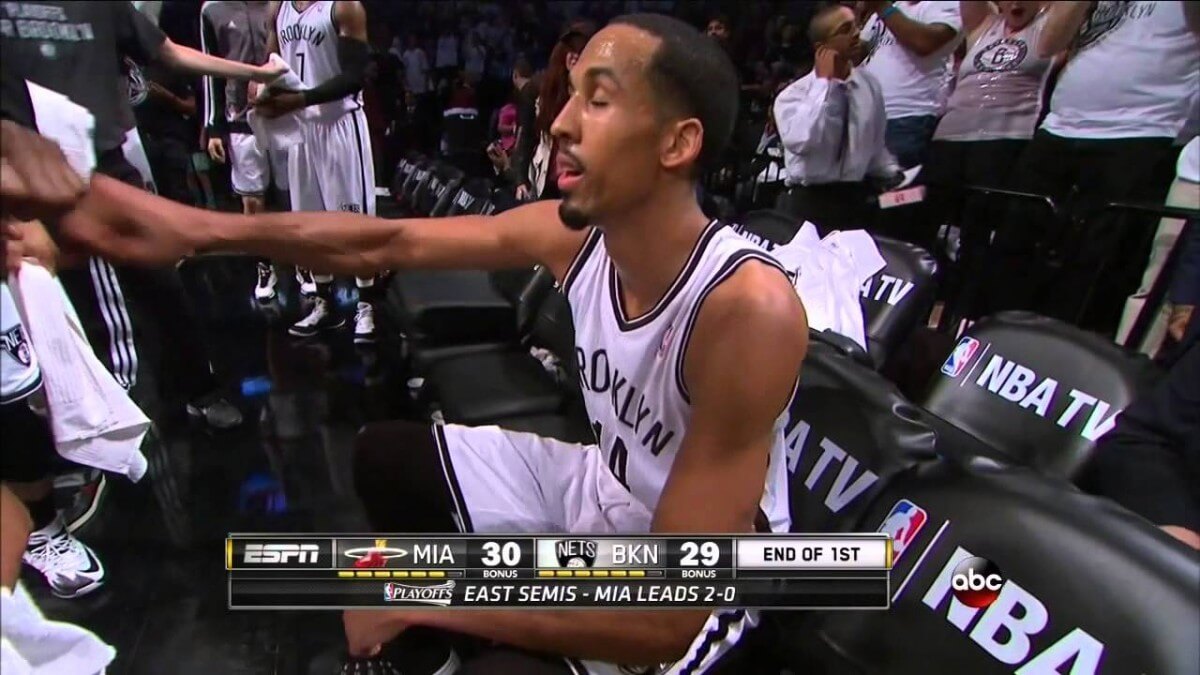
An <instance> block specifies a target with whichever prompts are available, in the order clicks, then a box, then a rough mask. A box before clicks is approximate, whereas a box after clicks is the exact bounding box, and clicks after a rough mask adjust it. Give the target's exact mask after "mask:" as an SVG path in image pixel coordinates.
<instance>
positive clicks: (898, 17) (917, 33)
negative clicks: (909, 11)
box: [864, 2, 958, 56]
mask: <svg viewBox="0 0 1200 675" xmlns="http://www.w3.org/2000/svg"><path fill="white" fill-rule="evenodd" d="M864 4H865V5H866V6H867V7H868V9H869V10H870V11H873V12H875V13H877V14H879V15H880V17H881V19H882V21H883V25H885V26H887V28H888V30H890V31H892V35H893V36H895V38H896V42H899V43H900V45H901V46H903V47H904V48H905V49H907V50H909V51H911V52H912V53H914V54H916V55H917V56H929V55H930V54H933V53H934V52H936V51H937V50H939V49H941V48H942V47H945V46H946V45H947V44H948V43H949V42H950V41H951V40H953V39H954V38H955V37H956V36H957V35H958V30H957V29H955V28H954V27H953V26H950V25H949V24H945V23H941V22H938V21H933V22H930V23H922V22H920V21H917V20H916V19H912V18H909V17H908V15H906V14H905V13H904V12H897V11H893V12H890V13H888V15H887V16H886V17H884V16H883V12H884V10H886V9H888V8H889V7H891V6H892V5H894V4H896V3H894V2H866V3H864Z"/></svg>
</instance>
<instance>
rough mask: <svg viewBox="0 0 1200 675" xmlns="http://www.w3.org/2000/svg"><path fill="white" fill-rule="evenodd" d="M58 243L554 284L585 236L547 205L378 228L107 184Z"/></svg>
mask: <svg viewBox="0 0 1200 675" xmlns="http://www.w3.org/2000/svg"><path fill="white" fill-rule="evenodd" d="M60 230H61V238H62V242H61V243H62V244H63V245H64V246H65V247H68V248H78V249H82V250H83V251H85V252H87V253H91V254H98V255H101V256H103V257H106V258H109V259H111V260H114V261H117V262H124V263H131V264H138V265H165V264H173V263H175V262H177V261H178V260H179V259H180V258H182V257H185V256H188V255H191V254H193V253H196V252H200V251H212V252H215V251H226V252H242V253H251V254H254V255H259V256H264V257H268V258H271V259H272V260H275V261H278V262H282V263H292V264H296V265H302V266H304V267H311V268H315V269H320V270H326V271H328V272H329V273H331V274H355V275H359V276H369V275H370V274H373V273H375V272H378V271H380V270H385V269H413V268H433V269H437V268H441V269H511V268H519V267H526V266H528V267H532V266H533V265H536V264H542V265H546V266H548V267H549V268H550V270H551V271H552V272H554V273H555V275H556V276H558V277H559V278H561V276H562V274H563V273H565V271H566V267H567V266H568V265H569V264H570V260H571V258H572V257H573V256H574V255H575V252H576V251H578V250H579V248H580V247H581V246H582V242H583V239H584V237H585V236H586V235H585V233H582V232H573V231H571V230H568V229H567V228H566V227H564V226H563V225H562V223H561V221H559V219H558V203H557V202H539V203H536V204H530V205H527V206H522V207H519V208H516V209H513V210H511V211H506V212H505V213H503V214H500V215H498V216H464V217H455V218H438V219H409V220H387V219H384V218H376V217H373V216H366V215H361V214H356V213H345V212H341V211H337V212H323V213H303V212H297V213H263V214H255V215H249V216H247V215H237V214H231V213H220V212H216V211H206V210H203V209H196V208H192V207H190V206H185V205H183V204H179V203H177V202H173V201H171V200H168V199H163V198H161V197H158V196H156V195H152V194H150V193H148V192H145V191H143V190H139V189H137V188H134V187H131V186H129V185H126V184H124V183H122V182H120V181H117V180H114V179H112V178H109V177H107V176H102V175H96V176H95V177H93V178H92V184H91V189H90V190H89V191H88V194H87V195H86V196H85V197H84V198H83V200H82V201H81V202H79V205H78V207H77V208H76V209H75V210H74V211H73V212H72V213H70V214H69V215H67V216H66V217H64V218H63V219H62V221H61V223H60Z"/></svg>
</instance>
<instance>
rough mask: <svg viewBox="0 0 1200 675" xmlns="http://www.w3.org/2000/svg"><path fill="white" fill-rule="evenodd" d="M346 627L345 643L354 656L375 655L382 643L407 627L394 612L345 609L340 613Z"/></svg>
mask: <svg viewBox="0 0 1200 675" xmlns="http://www.w3.org/2000/svg"><path fill="white" fill-rule="evenodd" d="M342 623H343V624H344V625H345V627H346V644H347V646H348V648H349V651H350V655H351V656H354V657H360V658H361V657H370V656H375V655H376V654H378V653H379V651H380V650H381V649H382V648H383V643H385V642H388V641H390V640H392V638H394V637H396V636H397V635H399V634H400V633H402V632H403V631H404V629H405V628H407V627H408V626H407V624H405V623H404V622H403V621H401V620H399V619H397V618H396V614H395V613H394V612H380V611H370V610H346V612H345V613H344V614H343V615H342Z"/></svg>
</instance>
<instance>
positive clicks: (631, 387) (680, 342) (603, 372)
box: [562, 221, 790, 532]
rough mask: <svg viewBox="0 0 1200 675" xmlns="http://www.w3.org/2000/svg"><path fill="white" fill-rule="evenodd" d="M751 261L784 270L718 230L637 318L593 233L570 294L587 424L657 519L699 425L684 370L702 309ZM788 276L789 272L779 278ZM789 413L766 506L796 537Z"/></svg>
mask: <svg viewBox="0 0 1200 675" xmlns="http://www.w3.org/2000/svg"><path fill="white" fill-rule="evenodd" d="M748 260H759V261H762V262H765V263H767V264H770V265H772V266H776V267H778V266H779V263H777V262H776V261H775V260H774V259H773V258H772V257H771V256H770V255H769V254H767V253H766V252H764V251H763V250H762V249H760V248H757V247H755V246H754V245H753V244H751V243H750V242H748V241H747V240H745V239H743V238H742V237H740V236H739V235H738V234H737V233H735V232H734V231H733V230H731V229H730V228H727V227H724V226H722V225H721V224H720V223H718V222H716V221H713V222H712V223H710V224H709V226H708V227H707V228H706V229H705V231H704V233H703V235H702V236H701V237H700V239H699V241H698V243H697V244H696V247H695V249H694V250H693V251H692V254H691V256H690V257H689V258H688V261H687V264H686V265H684V267H683V271H682V272H680V274H679V276H678V277H677V278H676V279H675V282H674V283H672V284H671V287H670V288H669V289H668V290H667V292H666V293H665V294H664V295H663V297H662V298H661V299H660V300H659V301H658V303H657V304H656V305H654V307H653V308H652V309H650V311H648V312H646V313H645V314H643V315H642V316H640V317H636V318H630V317H628V315H627V314H626V312H625V310H624V308H623V307H622V301H621V291H620V281H619V279H618V277H617V271H616V267H615V266H614V265H613V263H612V260H611V259H610V258H609V256H608V251H607V249H606V248H605V245H604V235H603V233H601V232H600V231H599V230H593V231H592V233H591V234H590V235H589V236H588V238H587V241H586V243H584V245H583V248H582V249H580V251H579V253H578V254H577V256H576V258H575V260H574V261H573V262H572V263H571V266H570V268H569V269H568V271H567V273H566V275H565V277H564V279H563V282H562V287H563V290H564V292H565V293H566V296H567V300H568V302H569V303H570V305H571V316H572V318H573V320H574V322H575V355H576V359H577V361H578V363H579V379H580V385H581V388H582V390H583V397H584V402H585V404H586V405H587V410H588V417H589V418H590V419H591V422H592V427H593V430H594V431H595V432H596V437H597V442H598V443H599V445H600V449H601V452H603V453H604V455H605V457H607V458H608V463H609V468H611V469H612V471H613V474H614V475H616V477H617V478H618V479H619V480H621V482H622V483H624V484H625V486H626V487H628V488H629V491H630V492H631V493H632V494H633V496H634V497H636V498H637V499H638V500H639V501H641V502H642V503H643V504H644V505H645V506H646V507H647V508H649V509H650V510H651V511H653V510H654V508H655V506H656V505H657V504H658V498H659V495H661V494H662V490H663V486H664V485H665V484H666V481H667V475H668V474H669V473H670V471H671V465H672V464H673V463H674V461H675V455H676V454H677V453H678V452H679V447H680V444H681V443H682V442H683V436H684V433H685V432H686V431H687V428H688V424H689V423H690V421H691V417H692V406H691V402H690V400H689V399H688V392H687V386H686V384H685V382H684V379H683V363H684V358H685V356H686V351H687V345H688V340H689V338H690V337H691V333H692V329H693V327H694V326H695V321H696V316H697V314H698V310H699V307H700V305H701V303H702V302H703V301H704V298H705V297H706V296H707V295H708V293H709V292H710V291H711V290H712V289H713V288H715V287H716V286H717V285H718V284H720V283H721V282H722V281H724V280H725V279H727V278H729V276H730V275H732V274H733V272H734V271H735V270H737V269H738V267H740V265H741V264H742V263H744V262H746V261H748ZM780 271H781V273H784V274H786V273H785V272H783V270H782V268H780ZM786 420H787V413H786V411H785V412H784V414H782V415H781V416H780V417H779V419H777V420H776V423H775V440H774V443H773V444H772V445H771V452H770V463H769V466H768V470H767V480H766V485H765V491H764V493H763V498H762V501H761V502H760V504H759V506H760V507H761V509H762V512H763V514H764V515H765V516H766V517H767V520H768V522H769V523H770V527H771V530H772V531H775V532H784V531H787V529H788V525H789V519H790V516H789V511H788V503H787V482H786V481H787V467H786V455H785V446H784V423H785V422H786Z"/></svg>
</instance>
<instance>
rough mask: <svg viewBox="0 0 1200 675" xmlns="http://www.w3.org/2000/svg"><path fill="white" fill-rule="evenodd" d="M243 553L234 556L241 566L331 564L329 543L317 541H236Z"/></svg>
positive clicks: (309, 566) (293, 566)
mask: <svg viewBox="0 0 1200 675" xmlns="http://www.w3.org/2000/svg"><path fill="white" fill-rule="evenodd" d="M234 546H235V549H241V550H240V551H235V553H236V552H240V554H241V555H235V556H233V559H234V560H237V561H238V562H239V563H240V565H239V567H290V568H312V567H322V568H328V567H330V566H331V562H332V558H331V557H330V555H331V554H330V549H329V544H328V543H326V542H316V541H311V540H310V541H248V542H241V541H236V540H235V542H234Z"/></svg>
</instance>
